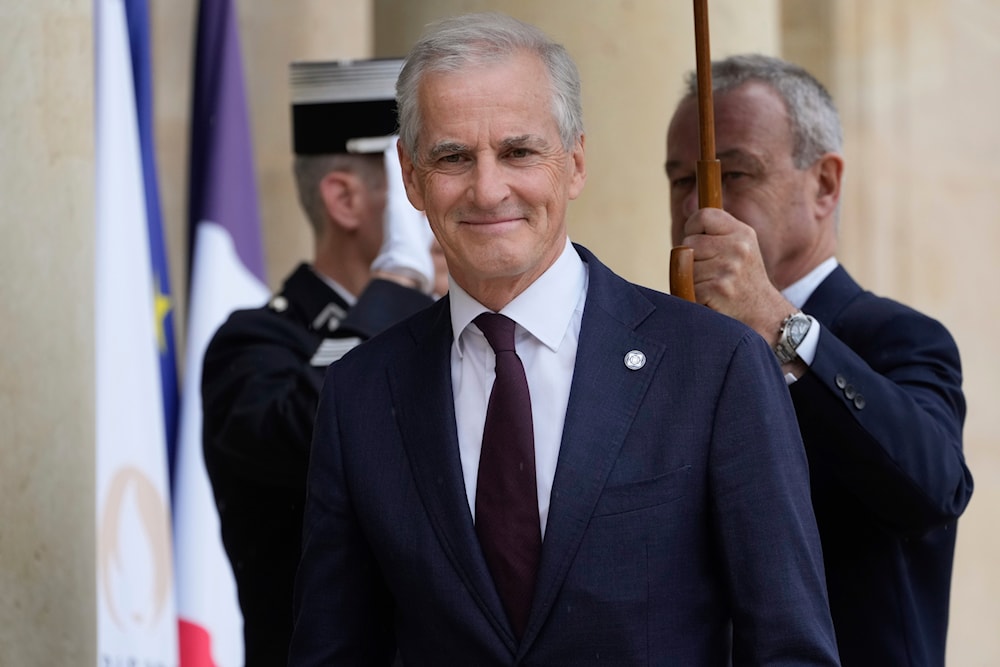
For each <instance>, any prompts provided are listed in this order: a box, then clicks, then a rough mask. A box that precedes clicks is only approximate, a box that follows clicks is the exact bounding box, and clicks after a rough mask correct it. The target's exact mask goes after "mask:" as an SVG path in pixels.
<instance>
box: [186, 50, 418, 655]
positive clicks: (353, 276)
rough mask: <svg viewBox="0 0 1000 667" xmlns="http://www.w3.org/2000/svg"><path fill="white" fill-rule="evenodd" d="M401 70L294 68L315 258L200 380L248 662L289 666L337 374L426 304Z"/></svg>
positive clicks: (242, 320)
mask: <svg viewBox="0 0 1000 667" xmlns="http://www.w3.org/2000/svg"><path fill="white" fill-rule="evenodd" d="M401 65H402V61H401V60H397V59H379V60H365V61H351V62H344V61H338V62H312V63H293V64H292V66H291V76H292V94H293V107H292V109H293V127H294V131H293V137H294V149H295V154H296V158H295V169H294V171H295V181H296V185H297V188H298V195H299V201H300V203H301V206H302V209H303V211H304V212H305V214H306V217H307V218H308V220H309V222H310V224H311V225H312V228H313V232H314V235H315V252H314V256H313V258H312V261H311V262H308V263H302V264H301V265H300V266H299V267H298V268H296V269H295V271H294V272H293V273H292V274H291V275H290V276H288V278H287V279H286V281H285V283H284V285H283V287H282V289H281V291H280V292H279V293H278V294H277V295H275V296H274V297H273V298H272V299H271V300H270V302H269V303H268V304H266V305H265V306H262V307H261V308H257V309H253V310H243V311H238V312H235V313H233V314H232V315H231V316H230V317H229V319H228V320H227V321H226V322H225V324H223V325H222V327H221V328H220V329H219V330H218V332H217V333H216V334H215V336H214V337H213V339H212V341H211V343H210V344H209V346H208V349H207V351H206V354H205V360H204V369H203V373H202V401H203V405H204V431H203V446H204V454H205V463H206V467H207V469H208V474H209V477H210V479H211V482H212V487H213V492H214V494H215V500H216V504H217V507H218V510H219V518H220V520H221V525H222V538H223V543H224V544H225V548H226V553H227V554H228V557H229V560H230V562H231V564H232V567H233V571H234V573H235V576H236V584H237V589H238V593H239V600H240V607H241V609H242V611H243V620H244V641H245V646H246V651H245V653H246V665H247V667H254V665H266V666H268V667H271V666H273V665H283V664H285V660H286V655H287V652H288V643H289V639H290V636H291V631H292V586H293V583H294V578H295V570H296V567H297V565H298V561H299V551H300V542H301V530H302V508H303V501H304V496H305V479H306V469H307V466H308V458H309V446H310V440H311V438H312V428H313V416H314V413H315V411H316V405H317V401H318V395H319V390H320V387H321V385H322V382H323V375H324V372H325V369H326V367H327V365H329V364H330V363H331V362H333V361H335V360H337V359H338V358H340V356H342V355H343V354H344V353H345V352H346V351H348V350H349V349H351V348H352V347H354V346H356V345H358V344H359V343H360V342H361V341H362V340H364V339H366V338H368V337H370V336H371V335H373V334H375V333H377V332H378V331H380V330H381V329H383V328H385V327H387V326H388V325H390V324H392V323H394V322H396V321H398V320H400V319H402V318H403V317H405V316H407V315H409V314H411V313H413V312H415V311H417V310H419V309H420V308H423V307H424V306H426V305H429V304H430V303H431V302H432V298H431V296H430V294H431V291H432V288H433V281H434V264H433V262H432V259H431V251H430V248H431V243H432V241H433V236H432V234H431V232H430V228H429V226H428V225H427V222H426V219H425V218H424V217H423V215H422V214H421V213H419V212H417V211H415V210H414V209H413V208H412V206H410V204H409V202H408V201H407V200H406V196H405V193H404V192H403V186H402V179H401V176H400V174H399V164H398V158H397V157H396V148H395V137H393V136H391V135H392V134H393V133H394V130H395V124H396V109H395V100H394V97H395V95H394V93H395V89H394V87H395V80H396V76H397V74H398V73H399V69H400V67H401Z"/></svg>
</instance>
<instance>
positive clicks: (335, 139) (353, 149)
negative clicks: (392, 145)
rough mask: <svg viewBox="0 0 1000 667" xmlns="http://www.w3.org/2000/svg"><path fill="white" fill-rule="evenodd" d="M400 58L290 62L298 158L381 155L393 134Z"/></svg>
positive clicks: (293, 135) (294, 133)
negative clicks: (347, 154) (353, 154)
mask: <svg viewBox="0 0 1000 667" xmlns="http://www.w3.org/2000/svg"><path fill="white" fill-rule="evenodd" d="M402 67H403V59H402V58H372V59H368V60H331V61H310V62H304V61H300V62H293V63H292V64H291V84H292V144H293V148H294V151H295V154H296V155H323V154H328V153H380V152H382V151H383V150H385V148H386V147H387V146H388V144H389V142H390V136H391V135H394V134H396V79H397V78H398V77H399V71H400V69H402Z"/></svg>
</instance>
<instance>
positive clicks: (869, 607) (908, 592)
mask: <svg viewBox="0 0 1000 667" xmlns="http://www.w3.org/2000/svg"><path fill="white" fill-rule="evenodd" d="M803 310H804V311H805V312H806V313H808V314H809V315H812V316H813V317H815V318H816V319H817V320H818V321H819V322H820V323H821V324H822V325H823V329H822V331H821V333H820V337H819V347H818V348H817V350H816V357H815V359H814V361H813V363H812V365H811V366H810V372H808V373H807V374H806V375H805V376H804V377H802V378H801V379H800V380H799V381H797V382H795V383H794V384H792V386H791V394H792V400H793V402H794V403H795V411H796V413H797V415H798V420H799V427H800V429H801V431H802V438H803V440H804V442H805V446H806V452H807V454H808V456H809V463H810V470H811V479H812V488H813V492H812V493H813V505H814V508H815V511H816V522H817V523H818V525H819V532H820V538H821V539H822V541H823V559H824V561H825V563H826V579H827V584H828V586H829V591H830V610H831V612H832V614H833V621H834V626H835V627H836V630H837V643H838V645H839V648H840V657H841V660H842V661H843V664H844V666H845V667H858V666H868V665H871V666H872V667H876V666H878V667H885V666H888V665H892V666H893V667H904V666H905V667H934V666H941V665H944V658H945V636H946V633H947V628H948V599H949V590H950V583H951V570H952V560H953V556H954V551H955V527H956V520H957V519H958V517H959V515H961V514H962V512H963V511H964V510H965V507H966V505H967V504H968V502H969V498H970V496H971V495H972V476H971V475H970V473H969V470H968V468H967V467H966V465H965V458H964V456H963V455H962V424H963V421H964V419H965V399H964V397H963V394H962V372H961V365H960V363H959V355H958V349H957V347H956V346H955V341H954V340H953V339H952V337H951V335H950V334H949V333H948V331H947V330H946V329H945V328H944V327H943V326H942V325H941V324H940V323H939V322H937V321H935V320H933V319H931V318H929V317H927V316H925V315H922V314H920V313H918V312H917V311H915V310H913V309H911V308H908V307H906V306H904V305H901V304H899V303H897V302H895V301H892V300H889V299H885V298H880V297H877V296H875V295H874V294H872V293H871V292H867V291H864V290H863V289H862V288H861V287H860V286H859V285H858V284H857V283H856V282H855V281H854V280H853V279H852V278H851V277H850V276H849V275H848V274H847V272H846V271H845V270H844V269H843V268H841V267H838V268H837V269H836V270H835V271H834V272H833V273H832V274H830V276H828V277H827V279H826V280H824V281H823V283H821V284H820V286H819V288H817V290H816V291H815V292H814V293H813V295H812V296H811V297H810V298H809V300H808V301H807V302H806V304H805V306H804V307H803Z"/></svg>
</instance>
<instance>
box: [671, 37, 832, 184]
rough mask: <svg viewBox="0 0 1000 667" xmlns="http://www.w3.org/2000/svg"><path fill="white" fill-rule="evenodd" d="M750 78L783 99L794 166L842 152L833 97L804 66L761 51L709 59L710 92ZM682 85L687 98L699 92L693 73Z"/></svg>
mask: <svg viewBox="0 0 1000 667" xmlns="http://www.w3.org/2000/svg"><path fill="white" fill-rule="evenodd" d="M750 81H759V82H761V83H763V84H765V85H767V86H769V87H770V88H771V89H773V90H774V91H775V92H776V93H777V94H778V96H779V97H780V98H781V99H782V101H784V103H785V109H786V110H787V111H788V122H789V125H790V126H791V130H792V138H793V147H792V161H793V162H794V164H795V166H796V168H798V169H805V168H806V167H808V166H810V165H812V164H813V163H814V162H816V160H818V159H819V158H820V156H822V155H823V154H824V153H840V152H841V151H842V148H843V142H844V140H843V131H842V129H841V126H840V115H839V114H838V113H837V107H836V106H835V105H834V103H833V98H832V97H831V96H830V93H829V92H828V91H827V89H826V88H824V87H823V84H821V83H820V82H819V81H817V80H816V78H815V77H813V76H812V75H811V74H809V72H807V71H806V70H805V69H804V68H802V67H799V66H798V65H795V64H792V63H790V62H788V61H785V60H782V59H781V58H774V57H772V56H765V55H760V54H744V55H736V56H730V57H728V58H725V59H723V60H715V61H713V62H712V92H713V94H715V93H725V92H727V91H730V90H733V89H734V88H737V87H739V86H741V85H743V84H744V83H748V82H750ZM685 85H686V90H685V96H686V97H691V96H696V95H697V94H698V79H697V73H696V72H689V73H688V75H687V77H686V79H685Z"/></svg>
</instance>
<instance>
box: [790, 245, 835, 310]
mask: <svg viewBox="0 0 1000 667" xmlns="http://www.w3.org/2000/svg"><path fill="white" fill-rule="evenodd" d="M838 264H839V262H837V258H836V257H830V258H829V259H827V260H824V261H823V262H822V263H821V264H820V265H819V266H817V267H816V268H815V269H813V270H812V271H810V272H809V273H807V274H806V275H805V276H803V277H802V278H799V279H798V280H797V281H796V282H794V283H792V284H791V285H789V286H788V287H786V288H785V289H783V290H781V294H782V296H784V297H785V298H786V299H788V300H789V301H790V302H791V303H792V305H793V306H795V307H796V308H802V306H804V305H806V301H808V300H809V297H811V296H812V293H813V292H815V291H816V288H817V287H819V284H820V283H821V282H823V281H824V280H826V277H827V276H828V275H830V274H831V273H833V270H834V269H836V268H837V266H838Z"/></svg>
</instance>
